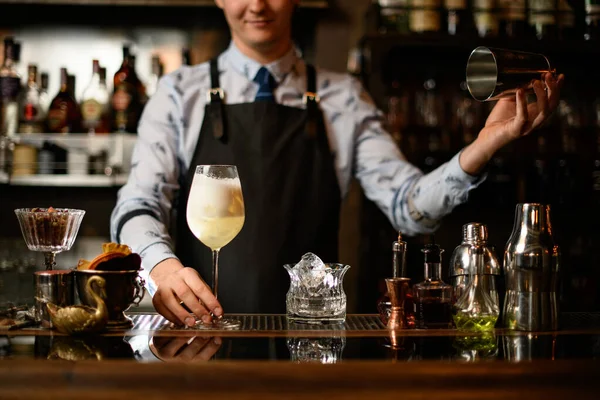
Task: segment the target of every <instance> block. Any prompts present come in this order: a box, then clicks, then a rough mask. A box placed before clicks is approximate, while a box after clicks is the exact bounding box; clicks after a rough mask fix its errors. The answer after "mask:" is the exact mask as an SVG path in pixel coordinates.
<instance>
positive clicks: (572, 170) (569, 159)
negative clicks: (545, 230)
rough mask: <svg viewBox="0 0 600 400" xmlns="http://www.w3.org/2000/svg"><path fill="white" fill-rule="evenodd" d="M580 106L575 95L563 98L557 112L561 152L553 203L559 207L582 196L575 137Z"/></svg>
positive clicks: (570, 204)
mask: <svg viewBox="0 0 600 400" xmlns="http://www.w3.org/2000/svg"><path fill="white" fill-rule="evenodd" d="M580 110H581V107H580V105H579V103H578V102H577V101H576V100H575V97H573V96H571V97H570V98H569V97H567V98H563V99H562V100H561V101H560V102H559V105H558V109H557V114H558V122H559V124H558V125H559V126H560V137H561V152H560V154H559V157H558V162H557V165H556V177H555V179H556V183H555V190H554V194H555V196H556V199H555V203H556V204H557V205H559V206H561V207H573V206H574V205H575V204H576V203H577V201H578V200H579V199H581V198H583V197H582V196H581V195H580V191H581V189H582V186H583V185H582V184H581V182H580V180H581V177H582V173H581V171H580V169H579V160H580V159H581V155H580V152H579V151H578V149H577V142H578V140H577V138H578V137H579V133H580V131H581V128H582V122H581V115H580Z"/></svg>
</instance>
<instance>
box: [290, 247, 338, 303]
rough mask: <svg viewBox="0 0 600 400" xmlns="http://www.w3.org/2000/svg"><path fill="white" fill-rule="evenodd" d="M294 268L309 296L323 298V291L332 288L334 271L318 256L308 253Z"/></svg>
mask: <svg viewBox="0 0 600 400" xmlns="http://www.w3.org/2000/svg"><path fill="white" fill-rule="evenodd" d="M294 268H295V269H297V271H298V278H299V280H300V286H301V287H302V288H303V289H304V290H305V292H306V294H307V295H308V296H311V297H316V296H322V294H323V289H326V288H328V287H330V286H331V280H332V278H333V277H332V275H331V272H332V269H331V267H328V266H327V265H326V264H325V263H324V262H323V261H322V260H321V259H320V258H319V257H318V256H317V255H316V254H313V253H306V254H305V255H303V256H302V259H301V260H300V262H298V264H296V265H295V266H294Z"/></svg>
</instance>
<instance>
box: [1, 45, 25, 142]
mask: <svg viewBox="0 0 600 400" xmlns="http://www.w3.org/2000/svg"><path fill="white" fill-rule="evenodd" d="M14 51H15V47H14V39H13V38H12V37H11V36H8V37H6V38H4V61H3V63H2V66H1V67H0V136H14V135H15V134H16V133H17V129H18V126H19V94H20V93H21V76H20V75H19V73H18V72H17V69H16V68H15V58H14V57H15V56H14V54H15V53H14Z"/></svg>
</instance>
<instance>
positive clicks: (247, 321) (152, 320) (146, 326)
mask: <svg viewBox="0 0 600 400" xmlns="http://www.w3.org/2000/svg"><path fill="white" fill-rule="evenodd" d="M129 317H130V318H131V319H132V320H133V325H134V326H133V330H156V329H164V328H166V327H168V326H169V322H168V321H167V320H166V319H165V318H163V317H162V316H161V315H158V314H130V315H129ZM228 318H233V319H237V320H239V321H240V322H241V323H242V326H241V330H244V331H261V332H264V331H284V330H298V331H303V330H307V331H336V330H347V331H377V330H382V329H385V325H383V323H382V322H381V320H380V319H379V317H377V316H371V315H367V316H363V315H351V316H348V317H347V318H346V322H345V323H344V324H323V325H316V324H298V323H289V322H288V320H287V318H286V316H285V315H228ZM172 329H173V330H178V329H179V328H172Z"/></svg>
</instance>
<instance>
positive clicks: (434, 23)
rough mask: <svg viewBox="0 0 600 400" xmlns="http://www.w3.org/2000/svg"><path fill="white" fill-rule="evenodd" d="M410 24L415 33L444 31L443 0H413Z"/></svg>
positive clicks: (438, 32)
mask: <svg viewBox="0 0 600 400" xmlns="http://www.w3.org/2000/svg"><path fill="white" fill-rule="evenodd" d="M408 12H409V14H408V26H409V29H410V32H411V33H412V34H414V35H439V34H440V33H441V32H442V15H441V14H442V0H412V1H411V2H410V7H409V10H408Z"/></svg>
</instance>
